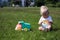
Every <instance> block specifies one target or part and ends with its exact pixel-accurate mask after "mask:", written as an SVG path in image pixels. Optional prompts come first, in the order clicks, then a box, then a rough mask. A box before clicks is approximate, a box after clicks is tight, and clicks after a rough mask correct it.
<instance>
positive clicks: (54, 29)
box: [52, 28, 60, 31]
mask: <svg viewBox="0 0 60 40" xmlns="http://www.w3.org/2000/svg"><path fill="white" fill-rule="evenodd" d="M59 30H60V28H53V29H52V31H59Z"/></svg>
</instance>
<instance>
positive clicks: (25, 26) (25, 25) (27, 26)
mask: <svg viewBox="0 0 60 40" xmlns="http://www.w3.org/2000/svg"><path fill="white" fill-rule="evenodd" d="M19 23H20V24H21V25H22V29H24V28H27V29H28V30H30V28H31V25H30V23H25V22H24V21H19Z"/></svg>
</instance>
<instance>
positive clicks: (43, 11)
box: [40, 6, 49, 18]
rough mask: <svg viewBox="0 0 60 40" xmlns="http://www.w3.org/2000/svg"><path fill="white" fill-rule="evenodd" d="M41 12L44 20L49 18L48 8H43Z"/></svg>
mask: <svg viewBox="0 0 60 40" xmlns="http://www.w3.org/2000/svg"><path fill="white" fill-rule="evenodd" d="M40 12H41V15H42V16H43V17H44V18H47V17H48V16H49V11H48V8H47V7H46V6H41V8H40Z"/></svg>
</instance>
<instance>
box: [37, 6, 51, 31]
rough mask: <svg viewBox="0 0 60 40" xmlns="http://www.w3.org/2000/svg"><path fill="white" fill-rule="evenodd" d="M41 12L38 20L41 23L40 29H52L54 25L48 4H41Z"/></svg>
mask: <svg viewBox="0 0 60 40" xmlns="http://www.w3.org/2000/svg"><path fill="white" fill-rule="evenodd" d="M40 12H41V18H40V20H39V22H38V24H39V25H41V26H40V27H39V30H41V31H50V30H51V28H52V27H51V25H52V18H51V16H49V11H48V8H47V7H46V6H41V9H40Z"/></svg>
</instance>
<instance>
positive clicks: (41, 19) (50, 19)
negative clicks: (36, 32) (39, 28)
mask: <svg viewBox="0 0 60 40" xmlns="http://www.w3.org/2000/svg"><path fill="white" fill-rule="evenodd" d="M44 20H48V21H49V22H53V21H52V18H51V16H49V17H48V18H44V17H43V16H41V18H40V20H39V22H38V24H41V22H43V21H44Z"/></svg>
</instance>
